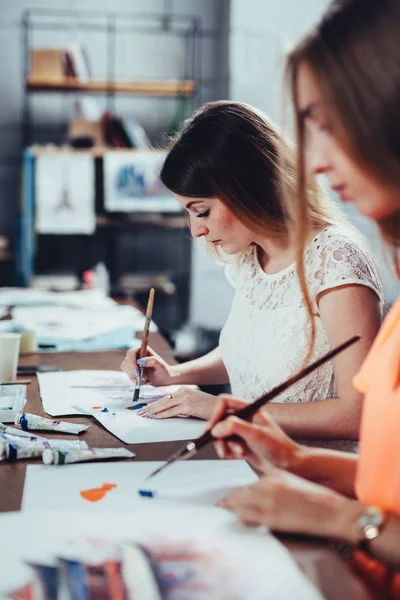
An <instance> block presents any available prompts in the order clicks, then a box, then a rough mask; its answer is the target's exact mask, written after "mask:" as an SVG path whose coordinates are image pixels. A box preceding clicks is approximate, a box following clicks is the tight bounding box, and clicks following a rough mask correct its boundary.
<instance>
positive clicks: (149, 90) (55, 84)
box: [25, 77, 196, 97]
mask: <svg viewBox="0 0 400 600" xmlns="http://www.w3.org/2000/svg"><path fill="white" fill-rule="evenodd" d="M25 85H26V87H27V89H28V90H30V91H31V92H84V93H86V92H87V93H104V94H107V93H117V94H132V95H139V96H171V97H174V96H181V95H183V96H190V95H191V94H193V92H194V91H195V89H196V82H195V81H192V80H190V79H185V80H182V81H179V80H160V81H157V80H149V81H146V80H142V81H79V80H78V79H74V78H65V79H60V80H55V79H38V78H32V77H28V78H27V79H26V81H25Z"/></svg>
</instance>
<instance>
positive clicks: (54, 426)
mask: <svg viewBox="0 0 400 600" xmlns="http://www.w3.org/2000/svg"><path fill="white" fill-rule="evenodd" d="M15 424H16V425H21V427H22V429H24V430H25V431H29V430H31V429H37V430H43V431H58V432H60V433H74V434H75V435H78V434H79V433H82V432H83V431H86V429H88V427H89V425H81V424H80V423H69V422H67V421H57V420H55V419H45V418H44V417H40V416H39V415H32V414H30V413H24V414H21V413H18V414H17V415H16V417H15Z"/></svg>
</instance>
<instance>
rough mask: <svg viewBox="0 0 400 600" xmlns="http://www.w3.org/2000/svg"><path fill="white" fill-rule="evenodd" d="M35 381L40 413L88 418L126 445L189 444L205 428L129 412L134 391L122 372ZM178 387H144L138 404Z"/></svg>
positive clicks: (50, 375)
mask: <svg viewBox="0 0 400 600" xmlns="http://www.w3.org/2000/svg"><path fill="white" fill-rule="evenodd" d="M38 381H39V388H40V396H41V398H42V404H43V409H44V410H45V411H46V412H47V413H48V414H49V415H51V416H52V417H60V416H66V415H80V414H90V415H92V416H94V417H95V418H96V419H97V420H98V421H99V422H100V423H102V425H103V426H104V427H105V428H106V429H108V431H110V432H111V433H112V434H114V435H115V436H116V437H117V438H119V439H120V440H122V441H123V442H125V443H126V444H146V443H151V442H167V441H174V440H190V439H193V438H196V437H198V436H199V435H201V434H202V433H203V431H204V428H205V421H202V420H200V419H191V418H179V417H178V418H174V419H162V420H156V419H146V418H145V417H140V416H139V415H138V414H137V412H136V411H135V410H128V408H127V407H129V406H133V392H134V389H135V388H134V384H133V383H132V382H131V381H130V379H129V377H128V376H127V375H126V373H123V372H122V371H96V370H93V371H61V372H59V373H38ZM180 387H181V386H180V385H174V386H165V387H159V388H155V387H153V386H151V385H143V386H142V387H141V393H140V398H139V402H140V403H142V402H146V403H148V402H152V401H154V400H156V399H157V398H160V397H162V396H165V395H166V394H168V393H174V392H175V391H176V390H178V389H179V388H180ZM188 387H190V386H188ZM192 387H194V386H192ZM94 407H100V408H94ZM102 411H104V412H102Z"/></svg>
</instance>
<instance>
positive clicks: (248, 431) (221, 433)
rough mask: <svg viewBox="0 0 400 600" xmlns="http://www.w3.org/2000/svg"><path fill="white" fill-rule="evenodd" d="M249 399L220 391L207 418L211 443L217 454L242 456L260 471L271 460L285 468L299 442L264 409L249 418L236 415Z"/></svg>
mask: <svg viewBox="0 0 400 600" xmlns="http://www.w3.org/2000/svg"><path fill="white" fill-rule="evenodd" d="M246 404H248V402H244V401H243V400H238V399H237V398H233V397H232V396H228V395H221V396H219V399H218V404H217V407H216V409H215V411H214V414H213V416H212V417H211V419H210V430H211V434H212V436H213V437H214V438H215V441H214V447H215V449H216V451H217V454H218V456H219V457H220V458H224V459H245V460H248V461H249V462H250V463H251V464H252V465H253V467H254V468H256V469H258V470H259V471H266V470H267V469H268V468H269V467H270V465H271V463H272V464H273V465H275V466H277V467H279V468H280V469H286V468H287V467H288V465H289V463H290V462H291V460H292V458H293V457H294V456H295V455H296V453H297V452H299V451H300V449H301V446H300V444H297V443H296V442H295V441H294V440H292V439H291V438H290V437H289V436H288V435H286V433H285V432H284V431H283V430H282V429H281V427H279V425H277V423H275V421H274V420H273V419H272V418H271V417H270V416H269V415H268V413H267V412H266V411H263V410H262V409H261V410H259V411H258V412H257V413H255V415H254V416H253V418H252V419H251V421H244V420H243V419H240V418H238V417H236V416H231V417H227V418H225V419H224V418H223V417H224V416H226V415H229V414H232V413H236V412H237V411H238V410H240V409H241V408H243V407H245V406H246Z"/></svg>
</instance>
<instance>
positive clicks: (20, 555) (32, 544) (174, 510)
mask: <svg viewBox="0 0 400 600" xmlns="http://www.w3.org/2000/svg"><path fill="white" fill-rule="evenodd" d="M0 531H1V538H2V544H3V545H4V547H5V548H7V552H3V553H2V560H1V563H0V595H1V596H2V597H3V595H4V594H5V593H6V592H7V591H10V590H11V589H15V588H16V587H19V586H22V585H24V584H25V583H27V582H29V581H30V580H31V578H32V572H31V570H30V569H29V567H28V566H27V564H26V563H25V562H24V560H28V561H29V560H31V561H35V562H48V561H49V560H50V561H52V560H54V557H55V556H59V555H60V554H61V555H62V554H63V553H65V552H66V551H67V549H68V548H71V541H72V542H74V543H75V544H77V543H79V541H80V540H83V539H85V538H92V539H99V538H100V539H106V540H109V541H115V542H120V541H125V542H126V541H127V540H134V541H136V542H138V543H141V544H143V545H144V546H145V547H147V548H149V547H150V548H151V549H154V550H156V549H157V548H158V547H159V544H160V543H161V544H162V545H163V547H164V551H165V549H166V548H168V547H170V548H171V549H172V551H173V549H174V547H176V545H178V546H179V547H180V548H181V547H182V544H184V545H186V546H189V547H190V548H191V549H192V550H196V551H198V552H199V551H200V552H202V553H203V554H206V555H207V556H208V557H209V560H208V561H207V563H206V564H207V565H208V566H207V568H208V569H210V568H211V570H212V573H214V574H215V576H216V577H217V581H221V580H222V581H223V590H222V591H221V590H220V591H219V592H220V593H219V594H213V595H212V596H210V595H209V594H206V596H205V595H204V594H203V595H199V594H201V591H198V590H196V591H195V594H194V595H193V594H191V595H185V599H186V600H192V599H193V598H196V600H206V598H207V600H238V599H242V598H246V599H247V600H265V599H266V598H268V599H271V600H272V599H273V600H287V599H288V598H296V600H322V596H321V595H320V593H319V592H318V591H317V590H316V589H315V588H314V586H313V585H312V584H311V583H310V582H309V581H307V580H306V578H305V577H304V575H303V574H302V573H301V572H300V570H299V568H298V566H297V565H296V563H295V561H294V560H293V558H292V557H291V556H290V554H289V552H288V551H287V550H286V548H284V546H283V545H282V544H281V543H280V542H278V541H277V540H276V539H275V538H274V537H273V536H272V535H270V534H269V533H268V532H266V530H265V529H263V528H257V529H254V528H246V527H243V526H241V525H240V524H239V523H238V522H237V520H236V518H235V516H234V515H232V514H231V513H229V512H227V511H225V510H222V509H220V508H216V507H206V506H198V505H197V506H193V505H190V506H189V505H182V504H175V503H170V504H166V503H161V502H158V501H157V500H154V501H153V502H151V503H149V502H147V501H146V500H141V501H140V502H138V503H137V504H135V506H134V508H133V510H132V512H131V513H124V514H118V513H115V512H97V511H96V512H95V513H93V514H91V513H90V512H84V513H80V512H68V511H65V510H60V511H59V512H57V511H46V512H45V513H44V512H29V513H5V514H2V515H0ZM18 532H23V541H22V540H21V536H20V535H19V534H18ZM221 563H222V565H221ZM221 566H223V567H225V569H224V571H225V573H226V577H220V576H219V574H220V571H219V569H220V568H221ZM171 568H173V564H172V563H171ZM228 584H229V585H228ZM232 586H233V587H232ZM229 587H230V589H229ZM233 590H234V592H233Z"/></svg>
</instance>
